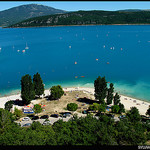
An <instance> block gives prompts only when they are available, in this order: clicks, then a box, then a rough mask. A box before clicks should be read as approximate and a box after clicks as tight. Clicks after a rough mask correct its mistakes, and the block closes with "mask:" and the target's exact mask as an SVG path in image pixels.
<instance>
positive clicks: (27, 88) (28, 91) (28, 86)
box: [21, 74, 35, 105]
mask: <svg viewBox="0 0 150 150" xmlns="http://www.w3.org/2000/svg"><path fill="white" fill-rule="evenodd" d="M21 98H22V101H23V103H24V104H26V105H27V104H30V102H31V100H32V99H34V98H35V91H34V86H33V83H32V79H31V76H30V75H29V74H27V75H25V76H22V78H21Z"/></svg>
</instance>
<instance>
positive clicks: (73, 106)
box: [67, 103, 78, 111]
mask: <svg viewBox="0 0 150 150" xmlns="http://www.w3.org/2000/svg"><path fill="white" fill-rule="evenodd" d="M77 109H78V105H77V104H76V103H69V104H68V105H67V110H70V111H76V110H77Z"/></svg>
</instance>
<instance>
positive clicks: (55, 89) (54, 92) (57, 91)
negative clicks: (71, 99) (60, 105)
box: [50, 85, 64, 100]
mask: <svg viewBox="0 0 150 150" xmlns="http://www.w3.org/2000/svg"><path fill="white" fill-rule="evenodd" d="M50 92H51V95H50V99H54V100H57V99H59V98H61V96H62V95H63V94H64V91H63V89H62V87H61V86H60V85H57V86H52V87H51V89H50Z"/></svg>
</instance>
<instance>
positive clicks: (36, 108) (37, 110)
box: [33, 104, 42, 114]
mask: <svg viewBox="0 0 150 150" xmlns="http://www.w3.org/2000/svg"><path fill="white" fill-rule="evenodd" d="M33 110H34V112H35V113H36V114H37V113H40V112H41V111H42V107H41V105H39V104H35V105H34V107H33Z"/></svg>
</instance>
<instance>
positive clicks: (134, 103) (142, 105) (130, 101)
mask: <svg viewBox="0 0 150 150" xmlns="http://www.w3.org/2000/svg"><path fill="white" fill-rule="evenodd" d="M63 90H64V91H83V92H84V93H88V94H91V95H93V98H94V88H86V87H72V88H63ZM44 94H45V96H47V95H49V94H50V92H49V90H45V91H44ZM120 96H121V97H120V100H121V103H122V104H124V106H125V109H126V110H130V108H131V107H137V108H138V110H139V112H140V114H141V115H145V113H146V111H147V109H148V108H149V105H150V103H149V102H145V101H142V100H139V99H136V98H131V97H128V96H124V95H120ZM16 99H19V100H21V96H20V94H17V95H11V96H6V97H1V98H0V108H4V107H5V103H6V102H7V101H9V100H16ZM31 103H32V104H37V103H40V100H33V101H31ZM15 107H16V106H15ZM17 108H21V106H17Z"/></svg>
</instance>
